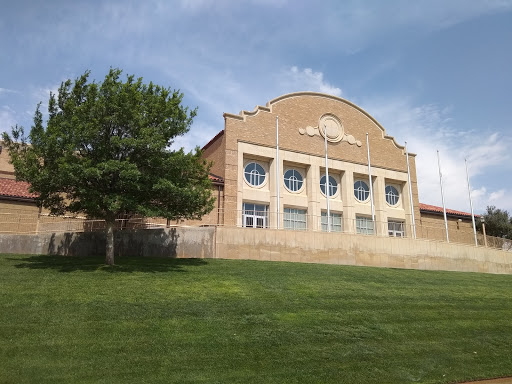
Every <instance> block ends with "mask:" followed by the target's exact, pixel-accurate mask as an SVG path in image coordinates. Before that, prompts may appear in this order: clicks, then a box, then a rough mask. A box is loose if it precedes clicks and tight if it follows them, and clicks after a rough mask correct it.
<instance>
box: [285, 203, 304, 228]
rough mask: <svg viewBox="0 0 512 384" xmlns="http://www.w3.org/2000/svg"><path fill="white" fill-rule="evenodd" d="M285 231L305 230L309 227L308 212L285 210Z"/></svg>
mask: <svg viewBox="0 0 512 384" xmlns="http://www.w3.org/2000/svg"><path fill="white" fill-rule="evenodd" d="M283 219H284V223H283V224H284V229H295V230H305V229H307V228H308V226H307V211H306V210H305V209H297V208H285V209H284V217H283Z"/></svg>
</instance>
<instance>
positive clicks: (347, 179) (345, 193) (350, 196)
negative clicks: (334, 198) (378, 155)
mask: <svg viewBox="0 0 512 384" xmlns="http://www.w3.org/2000/svg"><path fill="white" fill-rule="evenodd" d="M341 198H342V199H343V232H348V233H355V230H356V226H355V222H356V211H355V209H354V173H353V172H352V171H345V172H343V174H342V175H341Z"/></svg>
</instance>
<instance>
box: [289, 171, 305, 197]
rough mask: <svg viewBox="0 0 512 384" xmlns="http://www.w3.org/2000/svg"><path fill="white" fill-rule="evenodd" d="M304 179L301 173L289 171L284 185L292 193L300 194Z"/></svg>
mask: <svg viewBox="0 0 512 384" xmlns="http://www.w3.org/2000/svg"><path fill="white" fill-rule="evenodd" d="M302 184H303V179H302V175H301V174H300V172H299V171H296V170H295V169H289V170H287V171H286V172H285V173H284V185H285V186H286V188H288V189H289V190H290V191H292V192H298V191H300V189H301V188H302Z"/></svg>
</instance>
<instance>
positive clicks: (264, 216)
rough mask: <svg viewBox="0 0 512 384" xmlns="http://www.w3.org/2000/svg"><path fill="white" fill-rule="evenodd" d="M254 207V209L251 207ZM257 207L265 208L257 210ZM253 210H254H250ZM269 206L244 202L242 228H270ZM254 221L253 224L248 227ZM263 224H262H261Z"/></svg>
mask: <svg viewBox="0 0 512 384" xmlns="http://www.w3.org/2000/svg"><path fill="white" fill-rule="evenodd" d="M250 206H252V207H250ZM257 207H260V208H263V209H262V210H261V209H257ZM248 208H252V209H248ZM268 212H269V206H268V205H265V204H258V203H249V202H244V203H243V204H242V227H244V228H268V227H269V225H268ZM250 219H252V224H251V225H247V224H248V221H249V220H250ZM259 223H261V224H259Z"/></svg>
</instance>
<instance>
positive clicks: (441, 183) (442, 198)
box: [437, 150, 450, 243]
mask: <svg viewBox="0 0 512 384" xmlns="http://www.w3.org/2000/svg"><path fill="white" fill-rule="evenodd" d="M437 166H438V167H439V184H440V185H441V200H442V201H443V215H444V228H445V229H446V242H447V243H449V242H450V238H449V236H448V220H447V219H446V206H445V205H444V193H443V174H442V173H441V160H440V159H439V150H438V151H437Z"/></svg>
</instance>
